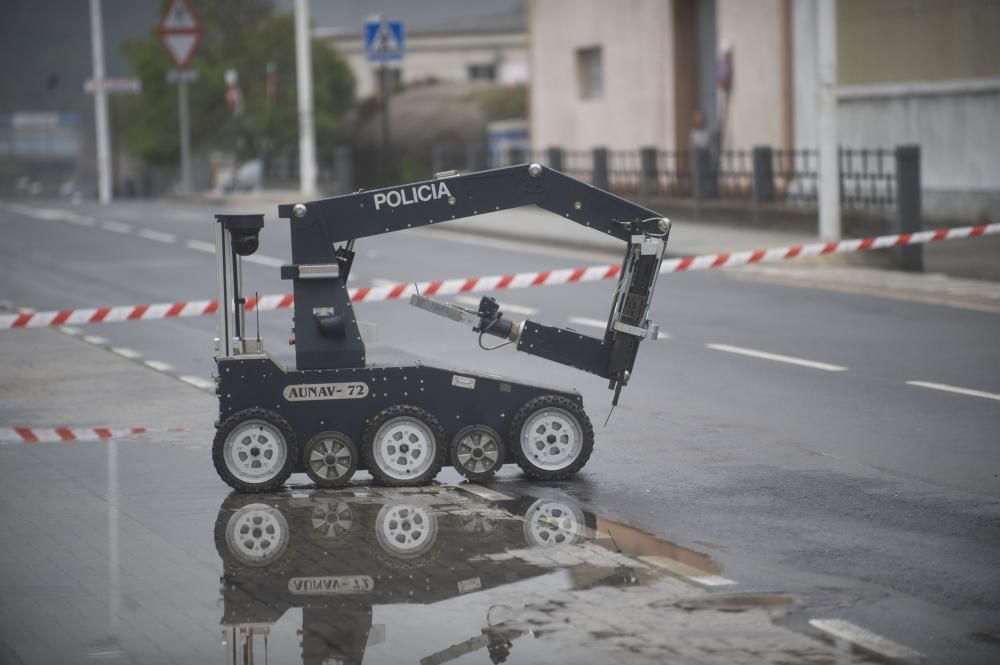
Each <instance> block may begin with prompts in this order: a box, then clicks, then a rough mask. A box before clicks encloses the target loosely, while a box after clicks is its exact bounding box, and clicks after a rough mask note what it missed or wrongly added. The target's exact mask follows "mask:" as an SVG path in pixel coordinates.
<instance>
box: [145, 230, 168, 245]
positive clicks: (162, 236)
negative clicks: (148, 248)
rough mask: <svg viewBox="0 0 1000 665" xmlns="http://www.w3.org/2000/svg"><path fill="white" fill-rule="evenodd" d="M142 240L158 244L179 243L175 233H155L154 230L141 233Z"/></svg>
mask: <svg viewBox="0 0 1000 665" xmlns="http://www.w3.org/2000/svg"><path fill="white" fill-rule="evenodd" d="M139 237H140V238H146V239H147V240H155V241H157V242H166V243H171V242H177V236H175V235H174V234H173V233H163V232H162V231H154V230H152V229H142V230H141V231H139Z"/></svg>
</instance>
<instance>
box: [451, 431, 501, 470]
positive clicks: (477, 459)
mask: <svg viewBox="0 0 1000 665" xmlns="http://www.w3.org/2000/svg"><path fill="white" fill-rule="evenodd" d="M503 462H504V445H503V441H502V440H501V439H500V434H499V433H498V432H497V431H496V430H495V429H493V428H492V427H487V426H486V425H469V426H468V427H463V428H462V429H460V430H459V431H458V433H457V434H455V438H453V439H452V441H451V464H452V466H454V467H455V470H456V471H458V472H459V473H461V474H462V475H463V476H465V477H466V478H468V479H469V480H472V481H476V482H479V481H482V480H489V479H490V478H492V477H493V476H495V475H496V472H497V471H499V470H500V467H502V466H503Z"/></svg>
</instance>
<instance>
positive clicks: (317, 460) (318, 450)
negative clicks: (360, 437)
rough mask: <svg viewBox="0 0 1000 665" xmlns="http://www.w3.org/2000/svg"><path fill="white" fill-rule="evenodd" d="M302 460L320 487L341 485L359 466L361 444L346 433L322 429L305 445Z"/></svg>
mask: <svg viewBox="0 0 1000 665" xmlns="http://www.w3.org/2000/svg"><path fill="white" fill-rule="evenodd" d="M302 463H303V465H304V466H305V468H306V475H307V476H309V479H310V480H312V481H313V482H314V483H316V486H317V487H322V488H324V489H329V488H331V487H340V486H341V485H344V484H346V483H347V481H348V480H350V479H351V476H353V475H354V472H355V470H357V468H358V447H357V446H355V445H354V442H353V441H351V439H350V437H348V436H347V435H346V434H341V433H340V432H320V433H319V434H317V435H316V436H314V437H313V438H311V439H309V443H307V444H306V446H305V448H303V450H302Z"/></svg>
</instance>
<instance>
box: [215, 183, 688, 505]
mask: <svg viewBox="0 0 1000 665" xmlns="http://www.w3.org/2000/svg"><path fill="white" fill-rule="evenodd" d="M527 205H537V206H539V207H540V208H543V209H545V210H547V211H549V212H552V213H554V214H556V215H559V216H560V217H564V218H566V219H568V220H571V221H573V222H576V223H577V224H581V225H584V226H587V227H589V228H592V229H594V230H595V231H600V232H603V233H606V234H608V235H611V236H614V237H616V238H618V239H620V240H622V241H624V242H625V243H626V245H627V246H626V250H625V256H624V259H623V261H622V265H621V271H620V273H619V277H618V283H617V287H616V289H615V291H614V297H613V300H612V305H611V312H610V314H609V316H608V325H607V329H606V330H605V333H604V336H603V337H602V338H596V337H590V336H588V335H584V334H581V333H579V332H577V331H574V330H568V329H564V328H557V327H552V326H546V325H542V324H540V323H536V322H534V321H530V320H525V321H513V320H511V319H509V318H507V317H505V316H504V315H503V312H502V311H501V309H500V307H499V306H498V304H497V302H496V301H495V300H493V299H492V298H489V297H484V298H483V299H482V300H481V302H480V304H479V307H478V309H477V310H472V309H467V308H463V307H459V306H456V305H453V304H451V303H445V302H440V301H437V300H434V299H433V298H429V297H424V296H421V295H418V294H414V295H413V296H412V297H411V300H410V304H411V305H414V306H416V307H419V308H421V309H424V310H427V311H430V312H432V313H435V314H439V315H441V316H444V317H446V318H449V319H451V320H454V321H458V322H462V323H466V324H470V325H471V326H472V328H473V331H474V332H476V333H478V334H479V345H480V346H481V347H482V348H484V349H494V348H499V346H503V345H506V344H514V345H515V348H516V349H517V350H518V351H521V352H524V353H528V354H531V355H534V356H538V357H540V358H545V359H548V360H551V361H554V362H557V363H560V364H563V365H568V366H570V367H574V368H576V369H579V370H582V371H584V372H589V373H591V374H596V375H597V376H600V377H602V378H604V379H606V380H608V382H609V386H608V387H609V388H610V389H612V390H614V398H613V401H612V403H613V404H617V403H618V398H619V395H620V393H621V389H622V387H624V386H625V385H627V383H628V381H629V378H630V376H631V372H632V368H633V365H634V364H635V359H636V353H637V351H638V348H639V343H640V342H641V341H642V340H644V339H646V338H647V337H652V338H653V339H655V338H656V335H657V329H658V327H657V326H656V325H655V324H653V323H652V322H651V321H649V320H648V319H647V315H648V313H649V307H650V302H651V300H652V296H653V289H654V287H655V285H656V278H657V275H658V274H659V268H660V263H661V262H662V260H663V256H664V251H665V248H666V242H667V239H668V236H669V232H670V223H669V221H668V220H666V219H664V218H662V217H661V216H660V215H658V214H657V213H655V212H653V211H651V210H648V209H646V208H644V207H642V206H638V205H636V204H634V203H631V202H629V201H626V200H624V199H622V198H619V197H617V196H614V195H613V194H610V193H608V192H605V191H603V190H601V189H598V188H596V187H592V186H590V185H588V184H586V183H583V182H580V181H578V180H575V179H574V178H571V177H569V176H567V175H565V174H562V173H560V172H558V171H554V170H552V169H549V168H546V167H543V166H541V165H539V164H534V163H533V164H522V165H517V166H509V167H504V168H499V169H492V170H489V171H482V172H477V173H468V174H457V173H454V172H448V173H443V174H438V175H437V177H436V178H435V179H434V180H430V181H425V182H418V183H414V184H411V185H405V186H402V187H390V188H384V189H378V190H372V191H363V190H362V191H360V192H357V193H354V194H348V195H345V196H338V197H333V198H328V199H322V200H319V201H312V202H308V203H296V204H294V205H293V204H287V205H280V206H279V207H278V215H279V217H281V218H285V219H288V220H289V222H290V229H291V242H292V264H291V265H285V266H282V267H281V277H282V279H290V280H292V284H293V288H294V298H295V305H294V314H293V316H294V327H293V329H292V332H293V334H294V339H293V340H292V343H293V344H294V345H295V363H296V368H295V369H287V368H285V367H283V366H282V365H280V364H279V363H278V362H276V361H275V360H274V358H272V357H271V356H270V355H269V354H268V353H267V352H265V351H264V349H263V347H262V345H261V342H260V339H259V335H258V337H257V338H256V339H255V338H252V337H249V336H248V335H247V330H246V320H245V318H246V317H245V302H246V301H245V299H244V297H243V294H242V289H243V270H242V257H243V256H249V255H251V254H253V253H254V252H255V251H256V250H257V247H258V234H259V232H260V229H261V228H263V225H264V216H263V215H230V214H220V215H216V220H217V224H216V257H217V261H218V280H219V291H220V296H219V309H218V315H219V338H218V339H217V341H216V357H215V360H216V365H217V379H216V393H217V394H218V396H219V420H218V421H217V422H216V430H217V432H216V436H215V440H214V443H213V446H212V459H213V462H214V464H215V468H216V470H217V471H218V473H219V475H220V476H221V477H222V479H223V480H224V481H225V482H226V483H228V484H229V485H230V486H232V487H233V488H235V489H237V490H240V491H246V492H264V491H271V490H274V489H276V488H278V487H280V486H281V485H282V484H283V483H284V482H285V480H286V479H287V478H288V477H289V476H290V475H291V474H292V473H296V472H303V471H304V472H305V473H306V474H307V475H308V476H309V477H310V478H311V479H312V481H313V482H315V483H316V485H318V486H320V487H336V486H340V485H343V484H344V483H346V482H347V481H348V480H349V479H350V478H351V476H352V475H353V474H354V472H355V471H356V470H357V469H366V470H367V471H369V473H371V475H372V476H373V477H374V478H375V479H376V480H377V481H379V482H381V483H383V484H386V485H394V486H410V485H421V484H426V483H428V482H429V481H431V480H432V479H433V478H434V477H435V476H436V475H437V473H438V471H440V469H441V468H442V466H444V465H445V464H446V463H450V464H451V465H452V466H454V467H455V468H456V469H457V470H458V471H459V472H460V473H462V474H463V475H464V476H465V477H467V478H469V479H470V480H475V481H482V480H487V479H489V478H490V477H492V476H493V475H494V474H495V473H496V471H497V470H498V469H499V468H500V467H501V466H502V465H503V464H504V462H505V461H507V460H509V459H513V460H514V461H515V462H516V463H517V464H518V465H519V466H520V467H521V468H522V469H523V471H524V473H525V474H526V475H527V476H529V477H531V478H534V479H538V480H555V479H561V478H567V477H569V476H571V475H573V474H575V473H576V472H577V471H579V470H580V469H581V468H582V467H583V466H584V464H586V463H587V460H588V459H589V458H590V455H591V452H592V450H593V446H594V429H593V426H592V425H591V423H590V420H589V418H588V417H587V414H586V413H585V412H584V410H583V399H582V397H581V396H580V394H579V393H578V392H577V391H575V390H563V389H558V388H552V387H549V386H544V385H537V384H531V383H525V382H522V381H516V380H512V379H508V378H504V377H498V376H490V375H485V374H481V373H478V372H471V371H468V370H458V369H452V368H446V367H439V366H435V365H430V364H425V363H422V362H418V363H416V364H368V363H366V359H365V346H364V342H363V340H362V338H361V334H360V331H359V329H358V323H357V320H356V318H355V314H354V307H353V306H352V304H351V299H350V295H349V293H348V290H347V278H348V275H349V274H350V271H351V266H352V265H353V262H354V258H355V253H354V249H353V248H354V242H355V240H357V239H358V238H364V237H368V236H374V235H378V234H382V233H389V232H392V231H399V230H404V229H408V228H415V227H419V226H426V225H429V224H435V223H438V222H444V221H449V220H453V219H460V218H463V217H472V216H475V215H479V214H483V213H486V212H493V211H497V210H506V209H510V208H516V207H521V206H527ZM486 336H491V337H496V338H500V339H501V340H503V341H502V342H499V343H497V344H494V345H493V346H485V345H484V344H483V339H484V337H486Z"/></svg>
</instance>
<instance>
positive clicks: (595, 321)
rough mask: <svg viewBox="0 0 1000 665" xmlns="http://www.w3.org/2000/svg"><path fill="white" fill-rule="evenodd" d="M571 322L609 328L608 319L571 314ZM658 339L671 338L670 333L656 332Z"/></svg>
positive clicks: (591, 326) (604, 328)
mask: <svg viewBox="0 0 1000 665" xmlns="http://www.w3.org/2000/svg"><path fill="white" fill-rule="evenodd" d="M569 322H570V323H574V324H576V325H578V326H588V327H590V328H599V329H601V330H607V328H608V322H607V321H602V320H601V319H588V318H587V317H585V316H571V317H569ZM656 339H670V333H666V332H663V331H662V330H661V331H659V332H658V333H656Z"/></svg>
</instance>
